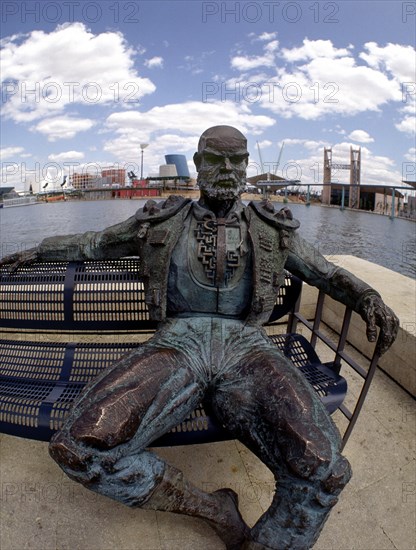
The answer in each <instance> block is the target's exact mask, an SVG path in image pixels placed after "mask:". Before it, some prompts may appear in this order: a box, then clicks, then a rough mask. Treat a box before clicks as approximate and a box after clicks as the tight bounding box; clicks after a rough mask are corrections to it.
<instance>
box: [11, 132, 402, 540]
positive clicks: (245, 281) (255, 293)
mask: <svg viewBox="0 0 416 550" xmlns="http://www.w3.org/2000/svg"><path fill="white" fill-rule="evenodd" d="M194 161H195V165H196V167H197V170H198V184H199V187H200V190H201V196H200V199H199V201H198V202H197V203H195V202H192V201H189V200H186V199H183V198H181V197H171V198H169V199H168V200H167V201H165V202H162V203H156V202H155V201H153V200H150V201H148V202H147V204H146V205H145V207H144V208H143V209H141V210H139V211H138V212H137V213H136V215H135V216H132V217H131V218H130V219H128V220H126V221H125V222H123V223H121V224H118V225H115V226H111V227H109V228H107V229H105V230H104V231H101V232H98V233H94V232H88V233H85V234H83V235H70V236H65V237H53V238H49V239H45V240H44V241H42V243H41V245H40V246H39V247H38V248H37V249H33V250H30V251H28V252H27V253H24V254H23V255H17V256H11V257H8V258H6V259H4V260H3V261H2V262H1V263H2V264H3V263H9V264H12V267H13V265H19V264H22V263H25V262H30V261H33V260H35V259H40V260H53V259H56V260H62V259H68V260H78V259H89V258H90V259H105V258H119V257H122V256H128V255H138V254H139V255H140V257H141V275H142V277H143V280H144V285H145V294H146V302H147V305H148V307H149V312H150V316H151V319H152V320H156V321H160V325H159V329H158V330H157V332H156V334H155V336H154V337H153V338H152V339H151V340H150V341H149V342H147V343H146V344H145V345H143V346H142V347H141V348H140V349H138V350H135V351H134V352H132V353H130V354H129V355H126V356H125V357H123V358H122V359H121V360H120V361H118V362H117V363H115V364H114V365H113V366H112V367H111V368H109V369H108V370H107V371H105V372H103V373H102V374H101V375H100V376H99V377H98V378H97V379H96V380H94V381H93V382H91V383H90V384H89V385H88V386H87V387H86V388H85V390H84V392H83V394H82V396H81V397H80V399H79V400H78V402H77V403H76V404H75V406H74V408H73V409H72V412H71V413H70V415H69V417H68V418H67V420H66V423H65V425H64V427H63V429H62V431H61V432H59V433H57V434H56V435H55V436H54V438H53V440H52V441H51V444H50V453H51V456H52V457H53V458H54V459H55V460H56V461H57V462H58V464H59V465H60V466H61V467H62V468H63V470H64V471H65V472H66V473H67V474H68V475H69V476H70V477H71V478H72V479H75V480H77V481H79V482H80V483H82V484H84V485H85V486H86V487H88V488H89V489H91V490H93V491H96V492H99V493H101V494H104V495H107V496H109V497H111V498H114V499H116V500H119V501H121V502H123V503H125V504H127V505H129V506H134V507H143V508H150V509H154V510H165V511H171V512H177V513H182V514H188V515H192V516H196V517H200V518H202V519H204V520H205V521H207V522H208V523H209V525H211V526H212V527H213V528H214V529H215V531H216V532H217V534H218V536H219V537H221V539H222V540H223V541H224V543H225V545H226V547H227V548H228V549H233V550H237V549H239V548H244V549H246V550H261V549H274V550H277V549H278V550H283V549H293V550H305V549H307V548H310V547H312V546H313V544H314V542H315V541H316V540H317V538H318V536H319V533H320V531H321V529H322V526H323V524H324V522H325V520H326V518H327V516H328V514H329V512H330V510H331V508H332V506H333V505H334V504H335V503H336V501H337V497H338V495H339V493H340V492H341V491H342V489H343V487H344V486H345V484H346V483H347V482H348V480H349V478H350V476H351V470H350V466H349V464H348V461H347V460H346V459H345V458H344V457H342V456H341V455H340V437H339V433H338V431H337V429H336V427H335V425H334V424H333V422H332V420H331V418H330V417H329V415H328V414H327V412H326V410H325V408H324V406H323V405H322V403H321V401H320V400H319V399H318V397H317V396H316V394H315V392H314V391H313V390H312V389H311V388H310V386H309V384H308V383H307V382H306V381H305V379H304V377H303V376H302V375H301V374H299V372H298V371H297V370H296V369H295V368H294V367H293V366H292V365H291V363H290V362H289V361H288V360H287V359H285V358H284V357H283V356H282V355H281V354H280V352H278V351H277V349H276V348H275V347H274V346H273V344H272V343H271V342H270V341H269V339H268V338H267V337H266V335H265V333H264V332H263V330H262V328H261V326H262V324H263V323H264V322H266V321H267V320H268V318H269V316H270V313H271V311H272V309H273V305H274V302H275V295H276V292H277V290H278V288H279V285H280V284H281V283H282V280H283V276H284V268H285V267H286V268H287V269H289V270H290V271H291V272H292V273H294V274H296V275H298V276H299V277H300V278H301V279H303V280H304V281H306V282H308V283H310V284H312V285H315V286H317V287H318V288H320V289H322V290H324V291H325V292H327V293H328V294H329V295H330V296H332V297H333V298H334V299H336V300H338V301H340V302H342V303H344V304H346V305H348V306H350V307H352V308H353V309H354V310H355V311H357V312H358V313H359V314H360V315H361V316H362V318H363V319H364V320H365V321H366V323H367V327H368V329H367V335H368V338H369V340H371V341H374V339H375V336H376V326H379V327H380V334H381V338H380V339H379V352H380V353H384V352H385V351H386V350H387V349H388V347H389V346H390V345H391V344H392V342H393V341H394V339H395V337H396V335H397V329H398V319H397V318H396V316H395V315H394V313H393V312H392V311H391V310H390V309H389V308H388V307H387V306H386V305H385V304H384V303H383V301H382V300H381V298H380V296H379V294H378V293H377V292H376V291H375V290H374V289H372V288H371V287H369V286H368V285H367V284H366V283H365V282H363V281H361V280H359V279H357V278H356V277H355V276H354V275H352V274H351V273H349V272H347V271H346V270H344V269H342V268H339V267H336V266H335V265H333V264H331V263H330V262H328V261H327V260H326V259H325V258H324V257H323V256H321V254H320V253H319V252H318V251H317V250H315V249H314V248H313V247H312V246H311V245H310V244H308V243H307V242H306V241H305V240H304V239H302V238H301V237H300V236H299V235H298V234H297V232H296V229H297V228H298V227H299V222H298V221H297V220H295V219H293V216H292V213H291V212H290V210H289V209H288V208H283V209H281V210H280V211H278V212H276V211H275V209H274V206H273V204H272V203H270V202H267V201H263V202H261V203H258V204H257V203H251V204H250V205H248V206H244V205H243V204H242V202H241V200H240V195H241V193H242V191H243V189H244V186H245V175H246V167H247V161H248V152H247V142H246V139H245V137H244V136H243V134H241V132H239V131H238V130H236V129H235V128H231V127H228V126H217V127H213V128H210V129H208V130H207V131H206V132H204V133H203V134H202V136H201V139H200V141H199V145H198V152H197V153H195V155H194ZM203 399H205V400H209V401H210V404H211V407H212V408H213V410H214V411H215V413H216V415H217V417H218V418H219V420H220V421H221V422H222V423H223V425H224V426H226V427H227V428H228V430H230V431H231V432H232V433H233V434H234V435H235V437H236V438H239V439H240V440H241V441H242V442H243V443H244V444H245V445H247V446H248V447H249V448H250V449H251V450H252V451H253V452H254V453H255V454H256V455H257V456H258V457H259V458H260V459H261V460H262V461H263V462H264V463H265V464H266V465H267V466H268V467H269V468H270V469H271V471H272V472H273V474H274V475H275V477H276V480H277V490H276V494H275V496H274V499H273V502H272V504H271V506H270V508H269V509H268V510H267V511H266V512H265V513H264V514H263V515H262V517H261V518H260V519H259V520H258V522H257V523H256V525H255V526H254V527H253V528H252V529H249V528H248V527H247V525H246V524H245V523H244V521H243V519H242V517H241V515H240V513H239V511H238V501H237V495H236V494H235V493H233V492H232V491H231V490H229V489H223V490H221V491H216V492H215V493H211V494H208V493H205V492H203V491H201V490H199V489H198V488H196V487H195V486H193V485H191V484H190V483H189V482H187V481H186V480H185V479H184V477H183V474H182V473H181V472H180V471H178V470H176V469H175V468H173V467H172V466H170V465H168V464H166V463H165V462H164V461H163V460H161V459H160V458H159V457H158V456H157V455H156V454H154V453H153V452H150V451H148V450H147V449H148V447H149V446H151V443H152V441H154V440H155V439H157V438H158V437H160V436H161V435H162V434H163V433H166V432H167V431H169V430H170V429H171V428H173V427H174V426H176V425H177V424H179V423H180V422H181V421H182V420H183V419H184V418H185V417H186V416H187V415H188V414H189V413H190V412H191V411H192V410H194V409H195V407H196V406H197V405H198V403H200V402H201V400H203Z"/></svg>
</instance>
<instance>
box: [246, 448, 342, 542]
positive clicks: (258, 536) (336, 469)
mask: <svg viewBox="0 0 416 550" xmlns="http://www.w3.org/2000/svg"><path fill="white" fill-rule="evenodd" d="M350 476H351V469H350V466H349V463H348V462H347V460H346V459H344V458H343V457H339V459H338V461H337V462H336V463H335V465H334V466H333V467H332V469H331V471H330V474H329V475H328V476H327V478H326V479H324V480H319V479H315V480H302V479H299V478H295V477H293V476H289V475H287V476H286V478H283V479H280V480H279V482H278V483H277V490H276V494H275V496H274V499H273V502H272V504H271V506H270V508H269V509H268V510H267V511H266V512H265V513H264V514H263V516H262V517H261V518H260V519H259V520H258V522H257V523H256V525H255V526H254V527H253V528H252V529H251V531H250V536H249V537H248V539H247V542H246V543H245V545H243V547H242V548H243V550H308V549H310V548H312V547H313V546H314V544H315V542H316V541H317V539H318V537H319V535H320V533H321V531H322V528H323V526H324V524H325V521H326V520H327V518H328V516H329V514H330V512H331V509H332V507H333V506H334V505H335V504H336V502H337V500H338V498H337V497H338V495H339V493H340V492H341V489H342V488H343V487H344V485H345V484H346V483H347V481H348V480H349V478H350Z"/></svg>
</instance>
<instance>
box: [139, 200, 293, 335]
mask: <svg viewBox="0 0 416 550" xmlns="http://www.w3.org/2000/svg"><path fill="white" fill-rule="evenodd" d="M201 211H202V212H201ZM204 215H205V216H206V218H205V219H204ZM136 218H137V219H138V221H139V222H140V230H139V233H138V240H139V255H140V257H141V258H142V263H141V271H142V273H141V275H142V277H143V279H144V286H145V294H146V303H147V305H148V308H149V313H150V317H151V319H152V320H155V321H161V320H163V319H165V318H166V316H167V315H169V314H174V315H176V314H180V315H183V314H186V309H187V308H190V312H189V313H191V314H195V313H197V314H207V315H208V314H219V315H226V316H233V317H244V318H245V319H246V320H247V322H248V323H252V324H256V325H258V324H264V323H265V322H267V320H268V319H269V317H270V313H271V311H272V309H273V306H274V303H275V297H276V293H277V291H278V288H279V286H280V285H281V283H282V281H283V277H284V266H285V263H286V259H287V256H288V251H289V246H290V238H291V234H292V231H293V229H296V228H297V227H298V226H299V223H298V222H297V221H296V220H292V219H291V218H289V217H287V218H286V217H285V216H283V215H282V214H280V213H276V212H274V209H273V206H272V205H270V203H264V204H261V203H260V205H259V204H256V203H250V204H249V205H248V206H247V207H244V206H243V204H242V203H241V202H239V201H238V202H237V203H236V207H235V208H234V209H233V211H232V212H231V213H230V214H229V216H228V217H227V219H225V220H217V219H216V218H215V216H214V215H213V214H212V213H210V212H209V211H208V210H205V209H203V208H202V207H200V206H199V205H198V204H197V203H191V202H190V201H189V200H186V199H183V198H181V197H174V198H170V199H168V200H167V201H166V202H165V203H163V204H161V205H160V204H156V203H154V202H153V201H149V202H148V203H147V205H146V206H145V208H144V209H143V210H139V211H138V213H137V214H136ZM219 233H220V236H219ZM237 241H239V242H237ZM219 248H220V249H219ZM214 249H215V250H214ZM182 281H183V282H182ZM168 289H169V290H168ZM176 291H178V292H177V293H176ZM168 292H169V297H168ZM172 292H173V294H172ZM205 292H206V293H207V294H206V295H204V296H202V293H205ZM168 305H169V307H168ZM213 309H214V311H213Z"/></svg>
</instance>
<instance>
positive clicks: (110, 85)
mask: <svg viewBox="0 0 416 550" xmlns="http://www.w3.org/2000/svg"><path fill="white" fill-rule="evenodd" d="M1 10H2V13H1V17H2V54H1V63H2V72H1V74H2V118H1V137H2V139H1V162H2V181H1V186H3V187H4V186H8V185H15V186H16V189H18V190H23V188H24V187H25V185H26V187H27V186H28V183H29V182H32V183H33V184H34V188H35V190H37V188H39V186H41V185H43V184H44V182H45V181H50V182H51V184H55V185H59V183H60V181H61V178H62V175H63V174H67V173H71V172H73V171H78V172H79V171H81V170H89V171H92V172H94V171H97V170H98V169H99V167H105V166H109V165H118V166H120V167H126V168H127V169H128V170H130V169H134V170H135V171H137V170H138V165H139V163H140V143H149V147H148V148H147V149H146V151H145V157H144V159H145V169H144V173H145V175H148V174H152V173H155V172H157V171H158V167H159V165H160V164H163V163H164V162H165V161H164V155H165V154H166V153H180V154H185V155H186V156H187V159H188V161H189V163H190V169H191V172H194V169H193V165H192V155H193V152H194V151H195V149H196V146H197V141H198V137H199V135H200V134H201V132H202V131H204V130H205V129H206V128H208V127H209V126H212V125H215V124H230V125H232V126H236V127H238V128H239V129H240V130H242V131H243V132H244V133H245V134H246V136H247V138H248V143H249V151H250V155H251V164H250V167H249V174H250V175H251V174H256V173H258V172H260V166H259V156H258V152H257V147H256V142H259V143H260V146H261V151H262V157H263V160H264V161H265V163H268V164H267V165H266V168H269V169H272V170H274V166H273V164H275V163H276V161H277V158H278V156H279V151H280V148H281V144H282V142H283V141H284V142H285V147H284V150H283V154H282V158H281V163H280V166H279V168H278V171H277V173H278V174H279V175H283V176H285V177H297V178H298V177H300V178H301V180H302V182H303V183H312V184H313V183H320V182H321V181H322V164H323V148H324V147H325V146H332V149H333V159H334V161H335V162H347V161H348V155H349V150H350V146H351V145H353V146H354V147H361V150H362V183H381V184H387V185H400V182H401V179H402V178H407V179H412V180H414V179H416V175H415V98H416V84H415V80H416V77H415V72H416V70H415V50H414V46H415V40H416V38H415V28H416V5H415V2H401V1H392V2H391V1H384V2H379V1H371V2H354V1H341V2H327V1H325V2H309V1H298V2H285V1H283V2H282V1H281V2H251V1H248V2H234V1H228V2H214V1H211V2H200V1H181V2H177V1H166V2H158V1H139V2H130V1H127V2H118V3H117V2H114V1H108V2H107V1H102V2H94V1H91V2H89V1H87V2H75V1H74V2H72V1H67V2H63V3H59V2H56V1H51V2H49V1H47V0H45V1H32V2H30V1H29V2H10V1H6V0H5V1H3V2H2V5H1ZM336 178H338V179H339V181H347V180H348V174H347V173H346V172H341V173H339V174H335V176H334V179H336Z"/></svg>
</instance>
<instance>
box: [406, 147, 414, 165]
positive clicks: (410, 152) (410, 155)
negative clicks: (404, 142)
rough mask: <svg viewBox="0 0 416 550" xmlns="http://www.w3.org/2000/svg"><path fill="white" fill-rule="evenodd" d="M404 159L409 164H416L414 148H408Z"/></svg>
mask: <svg viewBox="0 0 416 550" xmlns="http://www.w3.org/2000/svg"><path fill="white" fill-rule="evenodd" d="M404 158H405V159H406V160H408V161H409V162H416V147H410V149H409V150H408V151H407V153H406V154H405V155H404Z"/></svg>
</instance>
